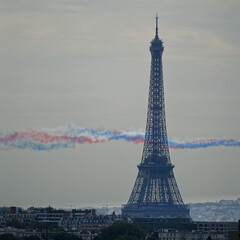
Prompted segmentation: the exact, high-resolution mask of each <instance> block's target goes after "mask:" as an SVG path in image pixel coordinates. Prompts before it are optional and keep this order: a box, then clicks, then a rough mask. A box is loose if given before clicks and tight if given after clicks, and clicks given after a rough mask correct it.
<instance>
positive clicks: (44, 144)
mask: <svg viewBox="0 0 240 240" xmlns="http://www.w3.org/2000/svg"><path fill="white" fill-rule="evenodd" d="M120 140H121V141H126V142H132V143H135V144H138V143H143V142H144V132H141V131H117V130H105V129H97V130H94V129H90V128H79V127H73V126H65V127H59V128H56V129H53V128H52V129H46V128H45V129H42V130H38V131H36V130H28V131H20V132H12V133H8V134H4V133H1V132H0V149H1V150H11V149H31V150H38V151H49V150H54V149H61V148H74V147H75V146H76V145H77V144H94V143H104V142H110V141H120ZM168 146H169V147H170V148H173V149H197V148H207V147H216V146H225V147H236V146H238V147H239V146H240V139H207V138H206V139H203V138H202V139H192V140H188V141H184V140H176V139H175V140H172V139H168ZM166 147H167V146H166Z"/></svg>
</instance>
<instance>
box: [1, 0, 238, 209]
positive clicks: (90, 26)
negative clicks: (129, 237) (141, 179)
mask: <svg viewBox="0 0 240 240" xmlns="http://www.w3.org/2000/svg"><path fill="white" fill-rule="evenodd" d="M239 10H240V3H239V2H238V1H234V0H231V1H221V0H213V1H200V0H197V1H189V0H188V1H187V0H184V1H181V2H179V1H176V0H172V1H165V0H163V1H155V0H148V1H146V0H140V1H136V0H130V1H125V0H123V1H115V0H114V1H107V0H103V1H97V0H95V1H86V0H80V1H76V0H71V1H67V0H62V1H57V0H51V1H45V0H43V1H35V0H22V1H17V0H13V1H6V0H0V43H1V44H0V61H1V65H0V86H1V88H0V99H1V100H0V111H1V121H0V132H1V135H3V134H4V133H9V132H13V131H21V130H27V129H38V130H41V129H43V128H50V129H55V128H58V127H61V126H66V125H72V126H78V127H88V128H93V129H99V128H104V129H116V130H141V131H144V129H145V125H146V116H147V100H148V86H149V77H150V60H151V58H150V52H149V45H150V41H151V40H152V39H153V38H154V34H155V14H156V12H158V16H159V36H160V38H162V40H163V42H164V53H163V79H164V88H165V104H166V120H167V131H168V137H169V138H179V139H188V138H189V139H195V138H215V137H216V138H239V137H240V128H239V122H240V112H239V103H240V95H239V88H240V82H239V76H240V70H239V64H240V46H239V42H240V31H239V21H240V17H239ZM142 148H143V145H142V144H133V143H127V142H124V141H116V142H109V143H98V144H79V145H77V146H76V147H75V148H73V149H66V148H64V149H58V150H52V151H37V150H36V151H34V150H29V149H24V150H19V149H13V150H8V151H5V150H1V151H0V164H1V168H0V193H1V194H0V202H1V205H7V206H10V205H17V206H23V207H29V206H48V205H51V206H55V207H70V206H73V207H74V206H100V205H119V204H124V203H126V202H127V200H128V198H129V195H130V192H131V190H132V187H133V184H134V181H135V179H136V176H137V171H138V169H137V167H136V166H137V165H138V164H139V163H140V160H141V155H142ZM239 151H240V149H239V147H213V148H207V149H195V150H174V149H172V150H170V154H171V162H172V163H173V164H174V165H175V168H174V173H175V177H176V180H177V183H178V186H179V189H180V192H181V195H182V197H183V199H184V202H186V203H187V202H201V201H217V200H220V199H236V198H238V197H239V192H240V191H239V190H240V189H239V181H240V175H239V169H240V161H239Z"/></svg>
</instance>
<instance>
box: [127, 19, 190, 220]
mask: <svg viewBox="0 0 240 240" xmlns="http://www.w3.org/2000/svg"><path fill="white" fill-rule="evenodd" d="M163 50H164V47H163V42H162V40H161V39H159V37H158V17H156V35H155V38H154V39H153V40H152V41H151V46H150V52H151V56H152V59H151V74H150V85H149V98H148V112H147V124H146V132H145V141H144V147H143V154H142V160H141V164H140V165H138V169H139V172H138V176H137V179H136V182H135V185H134V187H133V190H132V193H131V195H130V198H129V201H128V203H127V204H126V205H125V207H124V208H123V209H122V213H123V214H124V215H129V216H131V217H187V218H189V209H188V207H187V206H186V205H184V203H183V200H182V197H181V195H180V192H179V189H178V186H177V182H176V180H175V177H174V174H173V168H174V166H173V165H172V164H171V161H170V154H169V148H168V138H167V129H166V118H165V104H164V87H163V71H162V53H163Z"/></svg>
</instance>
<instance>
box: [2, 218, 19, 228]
mask: <svg viewBox="0 0 240 240" xmlns="http://www.w3.org/2000/svg"><path fill="white" fill-rule="evenodd" d="M6 226H7V227H14V228H22V225H21V223H20V222H19V221H18V220H17V219H16V218H12V219H10V220H8V221H7V222H6Z"/></svg>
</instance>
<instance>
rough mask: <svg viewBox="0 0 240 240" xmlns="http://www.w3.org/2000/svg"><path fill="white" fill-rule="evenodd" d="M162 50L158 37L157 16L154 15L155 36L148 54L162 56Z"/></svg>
mask: <svg viewBox="0 0 240 240" xmlns="http://www.w3.org/2000/svg"><path fill="white" fill-rule="evenodd" d="M163 50H164V47H163V41H162V40H161V39H159V37H158V16H157V15H156V35H155V38H154V39H153V40H152V42H151V46H150V52H151V53H152V54H159V53H160V54H162V52H163Z"/></svg>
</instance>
